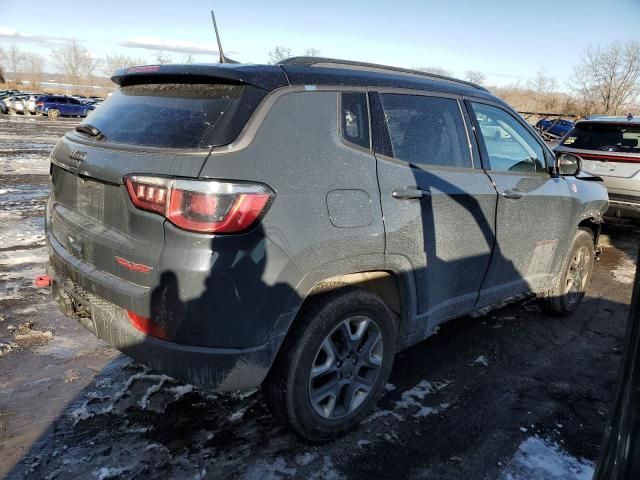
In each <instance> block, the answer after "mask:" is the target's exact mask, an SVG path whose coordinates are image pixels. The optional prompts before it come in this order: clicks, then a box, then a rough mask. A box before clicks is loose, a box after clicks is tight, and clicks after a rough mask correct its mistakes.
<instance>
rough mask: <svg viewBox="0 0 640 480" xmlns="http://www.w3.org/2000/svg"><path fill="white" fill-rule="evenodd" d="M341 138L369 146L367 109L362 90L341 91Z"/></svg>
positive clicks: (362, 145)
mask: <svg viewBox="0 0 640 480" xmlns="http://www.w3.org/2000/svg"><path fill="white" fill-rule="evenodd" d="M341 111H342V138H344V139H345V140H346V141H347V142H351V143H354V144H356V145H359V146H361V147H364V148H369V145H370V142H369V110H368V108H367V96H366V94H365V93H362V92H343V93H342V110H341Z"/></svg>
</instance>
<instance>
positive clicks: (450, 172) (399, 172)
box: [370, 91, 497, 333]
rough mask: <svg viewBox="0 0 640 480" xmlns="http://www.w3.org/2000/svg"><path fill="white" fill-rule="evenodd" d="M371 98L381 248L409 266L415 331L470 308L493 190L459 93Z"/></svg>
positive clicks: (483, 257)
mask: <svg viewBox="0 0 640 480" xmlns="http://www.w3.org/2000/svg"><path fill="white" fill-rule="evenodd" d="M370 97H371V110H372V124H373V126H374V138H375V141H374V147H375V152H376V158H377V166H378V181H379V185H380V195H381V203H382V210H383V215H384V224H385V235H386V253H387V255H389V256H400V257H404V258H406V259H407V260H408V263H409V264H410V265H411V269H412V272H410V273H412V274H413V277H414V279H415V288H416V294H417V295H416V296H417V314H418V316H417V319H416V324H414V325H411V326H410V327H409V333H416V332H419V331H421V330H423V329H428V328H431V327H432V326H433V325H435V324H437V323H439V322H441V321H443V320H445V319H447V318H451V317H455V316H458V315H460V314H462V313H465V312H468V311H469V310H470V309H471V308H472V307H473V305H474V303H475V301H476V298H477V294H478V291H479V290H480V287H481V285H482V281H483V279H484V276H485V274H486V272H487V268H488V266H489V260H490V257H491V251H492V248H493V243H494V234H495V228H494V227H495V226H494V218H495V207H496V197H497V194H496V190H495V188H494V186H493V185H492V183H491V180H490V179H489V177H488V176H487V175H486V173H485V172H484V171H483V170H482V169H481V168H479V167H480V165H479V157H478V155H477V147H476V146H475V141H474V140H473V139H472V137H470V136H469V135H468V132H467V129H466V127H465V116H466V114H464V113H463V109H462V108H461V105H460V103H459V100H460V99H459V98H458V97H456V96H452V95H437V94H432V95H431V94H430V95H426V94H420V93H396V92H393V91H380V92H379V94H371V96H370Z"/></svg>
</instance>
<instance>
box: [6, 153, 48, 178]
mask: <svg viewBox="0 0 640 480" xmlns="http://www.w3.org/2000/svg"><path fill="white" fill-rule="evenodd" d="M0 171H1V172H2V173H3V174H5V175H12V174H13V175H17V174H20V175H48V174H49V156H48V155H47V154H43V153H35V152H34V153H23V154H20V155H11V156H9V155H7V156H5V155H2V153H1V152H0Z"/></svg>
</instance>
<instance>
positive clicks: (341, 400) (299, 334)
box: [265, 286, 396, 442]
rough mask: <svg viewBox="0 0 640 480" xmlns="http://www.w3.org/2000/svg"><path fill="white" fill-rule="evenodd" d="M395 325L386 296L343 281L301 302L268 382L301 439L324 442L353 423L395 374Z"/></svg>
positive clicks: (272, 399) (271, 399) (268, 395)
mask: <svg viewBox="0 0 640 480" xmlns="http://www.w3.org/2000/svg"><path fill="white" fill-rule="evenodd" d="M395 345H396V331H395V326H394V323H393V318H392V317H391V313H390V312H389V309H388V308H387V306H386V305H385V303H384V302H383V301H382V300H381V299H380V298H379V297H378V296H377V295H374V294H372V293H370V292H368V291H366V290H362V289H359V288H354V287H350V286H345V287H343V288H340V289H338V290H334V291H332V292H329V293H325V294H322V295H319V296H317V297H316V298H313V299H310V300H308V301H307V303H306V304H305V305H304V306H303V308H302V310H301V312H300V314H299V316H298V318H296V323H295V326H294V328H293V330H292V331H291V332H290V334H289V335H288V336H287V339H286V340H285V342H284V344H283V345H282V347H281V350H280V353H279V354H278V358H277V359H276V362H275V363H274V365H273V367H272V369H271V372H270V374H269V378H267V381H266V383H265V399H266V400H267V403H268V404H269V405H270V407H271V411H272V412H273V413H274V414H275V415H276V416H277V417H279V418H280V419H281V420H284V421H285V422H287V423H289V424H290V425H291V426H292V427H293V429H294V430H295V431H296V432H297V433H298V434H299V435H300V436H302V437H303V438H305V439H307V440H310V441H314V442H324V441H328V440H331V439H333V438H337V437H340V436H342V435H344V434H346V433H347V432H349V431H350V430H352V429H353V428H355V427H356V426H357V425H358V423H360V421H362V419H364V417H365V416H366V415H367V414H368V413H369V411H370V410H371V409H372V408H373V406H374V405H375V403H376V401H377V400H378V398H379V397H380V395H381V394H382V392H383V390H384V386H385V384H386V382H387V379H388V378H389V374H390V372H391V367H392V365H393V358H394V356H395Z"/></svg>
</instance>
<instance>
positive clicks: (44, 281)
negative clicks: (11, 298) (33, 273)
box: [35, 275, 51, 287]
mask: <svg viewBox="0 0 640 480" xmlns="http://www.w3.org/2000/svg"><path fill="white" fill-rule="evenodd" d="M35 284H36V287H50V286H51V277H50V276H49V275H38V276H37V277H36V280H35Z"/></svg>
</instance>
